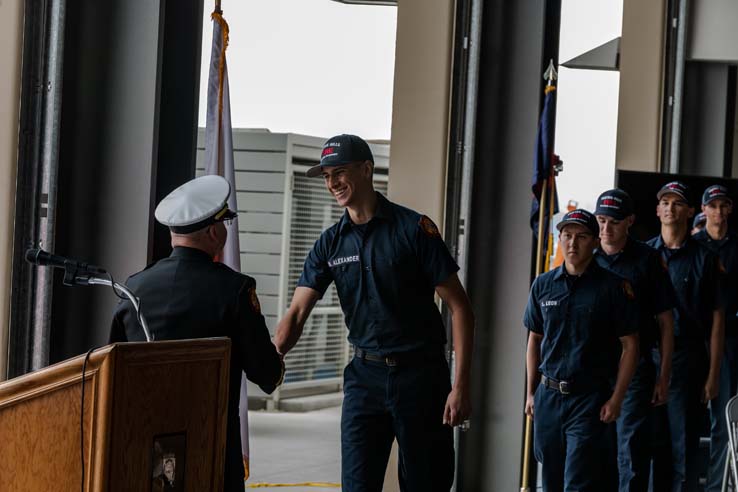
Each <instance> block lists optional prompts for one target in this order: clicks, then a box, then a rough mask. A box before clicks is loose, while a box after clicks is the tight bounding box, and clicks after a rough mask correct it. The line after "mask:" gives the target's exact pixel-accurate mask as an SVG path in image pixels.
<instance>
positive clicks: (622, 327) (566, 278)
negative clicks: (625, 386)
mask: <svg viewBox="0 0 738 492" xmlns="http://www.w3.org/2000/svg"><path fill="white" fill-rule="evenodd" d="M634 299H635V294H634V293H633V290H632V287H631V286H630V283H629V282H628V281H627V280H626V279H624V278H623V277H620V276H619V275H616V274H614V273H612V272H610V271H608V270H605V269H604V268H602V267H601V266H599V265H598V264H597V262H596V261H594V259H593V260H592V262H591V263H590V264H589V266H588V267H587V269H586V270H585V272H584V273H583V274H582V275H580V276H578V277H576V276H571V275H569V274H567V273H566V267H565V265H561V266H560V267H558V268H557V269H556V270H552V271H550V272H547V273H544V274H542V275H540V276H539V277H538V278H536V280H535V282H533V286H532V287H531V289H530V296H529V298H528V306H527V308H526V310H525V316H524V318H523V323H524V325H525V327H526V328H527V329H528V330H529V331H532V332H534V333H538V334H540V335H543V340H542V342H541V364H540V365H539V370H540V371H541V373H542V374H543V375H545V376H547V377H549V378H553V379H556V380H559V381H568V382H572V383H573V384H574V386H575V387H580V388H596V387H600V386H604V385H606V384H608V381H610V380H611V379H612V378H613V377H614V376H615V375H616V374H617V371H618V361H619V358H620V354H621V343H620V341H619V338H620V337H624V336H626V335H631V334H634V333H637V306H636V304H635V302H634Z"/></svg>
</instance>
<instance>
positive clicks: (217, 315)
mask: <svg viewBox="0 0 738 492" xmlns="http://www.w3.org/2000/svg"><path fill="white" fill-rule="evenodd" d="M230 192H231V190H230V185H229V184H228V181H226V180H225V179H223V178H222V177H220V176H202V177H200V178H197V179H193V180H191V181H188V182H187V183H185V184H183V185H182V186H180V187H179V188H177V189H175V190H174V191H172V192H171V193H170V194H169V195H168V196H167V197H166V198H164V200H162V201H161V202H160V203H159V206H158V207H156V212H155V216H156V220H158V221H159V222H160V223H162V224H164V225H166V226H168V227H169V230H170V233H171V237H172V247H173V248H174V249H173V251H172V254H171V255H170V256H169V257H168V258H164V259H162V260H160V261H158V262H156V263H154V264H153V265H150V266H148V267H147V268H146V269H145V270H143V271H141V272H139V273H136V274H135V275H133V276H131V277H130V278H129V279H128V280H127V281H126V284H127V286H128V287H129V288H130V289H131V290H132V291H133V292H134V293H135V294H136V296H138V297H139V299H141V309H142V312H143V314H144V316H145V317H146V320H147V321H148V325H149V329H150V331H151V334H152V336H153V338H154V340H173V339H184V338H207V337H219V336H223V337H229V338H230V339H231V341H232V342H233V345H232V349H231V364H230V384H229V389H228V422H227V430H226V434H227V437H226V461H225V477H224V490H225V491H235V490H238V491H240V492H243V487H244V484H243V479H244V468H243V461H242V458H241V436H240V424H239V418H238V404H239V399H240V388H241V371H243V372H245V373H246V377H247V378H248V379H249V380H250V381H253V382H254V383H256V384H258V385H259V386H260V387H261V388H262V389H263V390H264V391H266V392H267V393H271V392H272V391H274V389H275V388H276V387H277V386H278V385H279V384H280V383H281V379H282V375H283V374H284V365H283V364H282V361H281V358H280V356H279V354H278V353H277V351H276V349H275V347H274V345H273V344H272V342H271V339H270V337H269V331H268V329H267V327H266V324H265V322H264V316H262V314H261V309H260V307H259V299H258V297H257V296H256V282H255V281H254V279H253V278H251V277H249V276H247V275H243V274H241V273H238V272H235V271H233V270H232V269H230V268H229V267H227V266H225V265H223V264H222V263H219V262H215V261H214V260H213V259H214V258H215V257H216V255H218V254H219V253H220V252H221V251H222V249H223V246H224V244H225V241H226V236H227V231H226V228H225V225H224V224H223V223H224V222H225V221H228V220H231V219H233V218H234V217H235V216H236V214H235V212H233V211H231V210H229V209H228V205H227V203H228V196H229V195H230ZM143 339H144V337H143V333H142V331H141V329H140V327H139V325H138V321H137V318H136V312H135V310H134V309H133V306H132V304H131V303H130V301H128V300H125V301H122V302H120V303H119V304H118V307H117V308H116V310H115V314H114V317H113V322H112V328H111V332H110V342H111V343H112V342H121V341H142V340H143Z"/></svg>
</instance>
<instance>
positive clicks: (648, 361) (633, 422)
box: [595, 189, 676, 492]
mask: <svg viewBox="0 0 738 492" xmlns="http://www.w3.org/2000/svg"><path fill="white" fill-rule="evenodd" d="M595 216H596V217H597V223H598V224H599V226H600V247H599V248H598V249H597V251H596V252H595V260H596V261H597V264H598V265H600V266H601V267H603V268H606V269H608V270H610V271H612V272H614V273H616V274H618V275H620V276H621V277H624V278H626V279H628V281H629V282H630V284H631V285H632V286H633V291H634V292H635V297H636V305H637V306H638V323H637V326H638V333H639V339H640V350H639V352H640V355H641V356H640V360H639V362H638V367H637V369H636V373H635V375H634V376H633V380H632V381H631V383H630V386H628V391H627V392H626V394H625V399H624V400H623V406H622V411H621V414H620V417H619V418H618V420H617V441H618V470H619V478H620V480H619V484H620V485H619V487H620V491H621V492H629V491H643V492H645V491H647V490H648V482H649V477H650V466H651V453H650V446H649V438H650V430H651V427H650V425H649V424H650V420H649V416H650V415H651V406H652V405H654V406H658V405H663V404H664V403H666V399H667V396H668V392H669V380H670V378H671V354H672V352H673V349H674V317H673V316H672V312H671V311H672V309H673V308H674V307H675V306H676V299H675V294H674V288H673V287H672V286H671V280H670V279H669V274H668V272H667V270H666V268H665V267H664V264H663V262H662V261H661V258H660V257H659V254H658V252H657V251H656V250H655V249H653V248H651V247H650V246H648V245H646V243H643V242H641V241H638V240H636V239H633V238H632V237H630V235H629V234H628V230H629V229H630V226H632V225H633V222H635V215H634V209H633V200H632V198H631V197H630V195H628V193H626V192H625V191H624V190H621V189H614V190H608V191H605V192H604V193H602V194H601V195H600V196H599V198H598V199H597V208H596V210H595ZM657 342H658V343H657ZM657 345H658V350H659V354H660V359H661V366H660V368H659V370H658V377H656V374H657V368H656V366H655V364H654V362H653V356H652V354H651V352H652V350H654V349H655V348H656V346H657Z"/></svg>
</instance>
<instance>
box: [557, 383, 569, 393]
mask: <svg viewBox="0 0 738 492" xmlns="http://www.w3.org/2000/svg"><path fill="white" fill-rule="evenodd" d="M559 392H560V393H561V394H562V395H568V394H569V383H567V382H566V381H559Z"/></svg>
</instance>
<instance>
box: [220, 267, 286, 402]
mask: <svg viewBox="0 0 738 492" xmlns="http://www.w3.org/2000/svg"><path fill="white" fill-rule="evenodd" d="M236 316H237V319H238V323H237V326H236V328H235V332H234V333H233V334H232V335H231V340H232V341H233V350H234V352H235V353H234V356H235V358H236V360H237V361H238V362H239V363H240V365H241V368H242V369H243V371H244V372H245V373H246V378H248V380H249V381H252V382H253V383H256V384H258V385H259V387H260V388H261V389H262V390H264V391H265V392H266V393H272V392H273V391H274V390H275V389H276V387H277V386H278V385H279V384H280V383H281V382H282V377H283V376H284V364H283V363H282V360H281V358H280V356H279V354H278V353H277V349H276V347H275V346H274V344H273V343H272V340H271V337H270V336H269V329H268V328H267V326H266V322H265V321H264V316H263V315H262V314H261V306H260V305H259V298H258V296H257V295H256V283H255V282H254V281H253V280H251V279H249V280H247V281H246V282H244V283H243V285H242V287H241V290H240V291H239V293H238V307H237V313H236Z"/></svg>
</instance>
